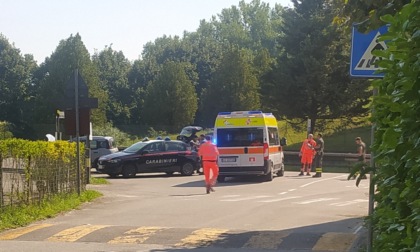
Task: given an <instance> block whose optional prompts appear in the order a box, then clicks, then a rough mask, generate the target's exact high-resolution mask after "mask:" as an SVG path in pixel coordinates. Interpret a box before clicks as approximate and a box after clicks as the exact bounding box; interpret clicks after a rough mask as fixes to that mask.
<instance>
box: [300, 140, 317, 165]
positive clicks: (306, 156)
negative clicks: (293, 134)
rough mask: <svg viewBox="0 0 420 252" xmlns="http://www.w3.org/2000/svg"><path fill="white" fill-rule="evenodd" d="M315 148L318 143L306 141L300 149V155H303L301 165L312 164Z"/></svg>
mask: <svg viewBox="0 0 420 252" xmlns="http://www.w3.org/2000/svg"><path fill="white" fill-rule="evenodd" d="M315 146H316V142H315V140H313V139H305V141H303V143H302V147H301V148H300V153H302V157H301V160H300V161H301V163H302V164H312V159H313V158H314V155H315Z"/></svg>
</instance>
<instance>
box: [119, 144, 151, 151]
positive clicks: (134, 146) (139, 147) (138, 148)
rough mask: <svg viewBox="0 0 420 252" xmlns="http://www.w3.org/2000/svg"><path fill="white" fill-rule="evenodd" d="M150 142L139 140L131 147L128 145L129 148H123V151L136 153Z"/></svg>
mask: <svg viewBox="0 0 420 252" xmlns="http://www.w3.org/2000/svg"><path fill="white" fill-rule="evenodd" d="M147 144H148V143H147V142H138V143H135V144H133V145H131V146H130V147H128V148H127V149H125V150H123V152H127V153H136V152H138V151H139V150H140V149H141V148H143V147H144V146H146V145H147Z"/></svg>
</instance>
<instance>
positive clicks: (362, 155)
mask: <svg viewBox="0 0 420 252" xmlns="http://www.w3.org/2000/svg"><path fill="white" fill-rule="evenodd" d="M355 141H356V145H357V159H358V161H359V162H361V163H363V164H365V163H366V144H365V143H364V142H363V141H362V138H361V137H356V139H355ZM363 169H364V166H363ZM362 179H367V177H366V175H363V177H362Z"/></svg>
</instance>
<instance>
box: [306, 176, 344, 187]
mask: <svg viewBox="0 0 420 252" xmlns="http://www.w3.org/2000/svg"><path fill="white" fill-rule="evenodd" d="M347 176H348V175H340V176H336V177H332V178H327V179H320V180H315V181H312V182H310V183H307V184H304V185H301V186H300V187H307V186H309V185H312V184H315V183H320V182H323V181H327V180H331V179H338V178H342V177H347Z"/></svg>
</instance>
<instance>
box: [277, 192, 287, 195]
mask: <svg viewBox="0 0 420 252" xmlns="http://www.w3.org/2000/svg"><path fill="white" fill-rule="evenodd" d="M286 193H287V192H281V193H278V194H279V195H283V194H286Z"/></svg>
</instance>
